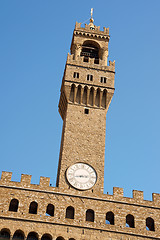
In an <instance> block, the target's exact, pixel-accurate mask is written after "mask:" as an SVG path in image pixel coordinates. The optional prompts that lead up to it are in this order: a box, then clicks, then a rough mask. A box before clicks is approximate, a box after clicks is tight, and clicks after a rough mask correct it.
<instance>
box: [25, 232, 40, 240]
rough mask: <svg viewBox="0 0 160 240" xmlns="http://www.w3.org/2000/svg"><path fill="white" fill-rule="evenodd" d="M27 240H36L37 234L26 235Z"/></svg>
mask: <svg viewBox="0 0 160 240" xmlns="http://www.w3.org/2000/svg"><path fill="white" fill-rule="evenodd" d="M27 240H38V234H37V233H36V232H30V233H28V236H27Z"/></svg>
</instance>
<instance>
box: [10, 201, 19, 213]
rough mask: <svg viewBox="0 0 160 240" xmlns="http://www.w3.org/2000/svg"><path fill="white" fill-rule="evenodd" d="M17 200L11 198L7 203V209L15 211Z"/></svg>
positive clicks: (16, 209)
mask: <svg viewBox="0 0 160 240" xmlns="http://www.w3.org/2000/svg"><path fill="white" fill-rule="evenodd" d="M18 204H19V202H18V200H17V199H12V200H11V202H10V205H9V211H11V212H17V211H18Z"/></svg>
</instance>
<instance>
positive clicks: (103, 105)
mask: <svg viewBox="0 0 160 240" xmlns="http://www.w3.org/2000/svg"><path fill="white" fill-rule="evenodd" d="M106 96H107V91H106V90H104V91H103V95H102V103H101V104H102V107H103V108H106Z"/></svg>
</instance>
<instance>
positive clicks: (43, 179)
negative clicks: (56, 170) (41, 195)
mask: <svg viewBox="0 0 160 240" xmlns="http://www.w3.org/2000/svg"><path fill="white" fill-rule="evenodd" d="M49 184H50V178H49V177H40V183H39V185H40V186H41V187H49Z"/></svg>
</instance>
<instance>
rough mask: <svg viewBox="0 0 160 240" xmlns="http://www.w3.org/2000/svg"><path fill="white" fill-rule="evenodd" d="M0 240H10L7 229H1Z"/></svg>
mask: <svg viewBox="0 0 160 240" xmlns="http://www.w3.org/2000/svg"><path fill="white" fill-rule="evenodd" d="M0 239H1V240H4V239H10V233H9V230H8V229H2V230H1V232H0Z"/></svg>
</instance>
